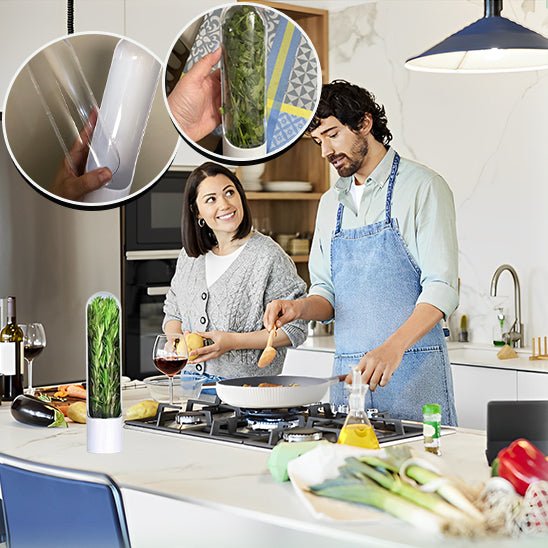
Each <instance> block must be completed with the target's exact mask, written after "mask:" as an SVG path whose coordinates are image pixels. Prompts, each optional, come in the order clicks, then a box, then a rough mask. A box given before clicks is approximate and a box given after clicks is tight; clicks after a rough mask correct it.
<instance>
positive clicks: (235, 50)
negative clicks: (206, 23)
mask: <svg viewBox="0 0 548 548" xmlns="http://www.w3.org/2000/svg"><path fill="white" fill-rule="evenodd" d="M221 40H222V47H223V59H222V65H221V72H222V78H221V87H222V96H223V109H222V113H223V116H222V118H223V145H224V147H223V151H224V154H225V155H227V156H233V157H257V156H259V155H264V154H266V59H267V29H266V24H265V22H264V21H263V19H262V17H261V14H260V13H259V11H258V10H257V8H255V7H253V6H249V5H235V6H231V7H229V8H226V9H225V10H224V11H223V13H222V16H221Z"/></svg>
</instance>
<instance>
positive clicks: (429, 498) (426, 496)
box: [345, 457, 466, 520]
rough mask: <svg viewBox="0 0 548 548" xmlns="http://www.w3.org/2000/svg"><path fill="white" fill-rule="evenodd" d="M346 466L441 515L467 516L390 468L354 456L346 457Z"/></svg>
mask: <svg viewBox="0 0 548 548" xmlns="http://www.w3.org/2000/svg"><path fill="white" fill-rule="evenodd" d="M345 468H346V469H347V470H348V471H350V472H351V473H352V474H354V476H356V477H357V478H358V479H364V478H370V479H372V480H373V481H375V482H376V483H378V484H379V485H380V486H381V487H384V488H385V489H388V490H389V491H391V492H392V493H394V494H396V495H400V496H401V497H403V498H405V499H408V500H410V501H411V502H414V503H415V504H417V505H419V506H422V507H423V508H426V509H427V510H430V511H431V512H434V513H435V514H438V515H439V516H442V517H445V518H447V519H451V520H462V519H465V518H466V516H465V515H464V514H463V513H462V512H460V511H459V510H457V509H456V508H454V507H453V506H451V505H450V504H447V503H446V502H445V501H444V500H443V499H442V498H440V497H439V496H438V495H436V494H433V493H425V492H423V491H421V490H420V489H417V488H416V487H414V486H413V485H411V484H409V483H405V482H403V481H402V480H401V478H400V477H399V476H398V475H396V474H393V473H391V472H390V471H389V470H386V469H378V468H373V467H372V466H369V465H368V464H366V463H364V462H361V461H360V460H358V459H356V458H353V457H350V458H347V459H346V467H345Z"/></svg>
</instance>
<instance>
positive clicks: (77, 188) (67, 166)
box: [51, 112, 112, 201]
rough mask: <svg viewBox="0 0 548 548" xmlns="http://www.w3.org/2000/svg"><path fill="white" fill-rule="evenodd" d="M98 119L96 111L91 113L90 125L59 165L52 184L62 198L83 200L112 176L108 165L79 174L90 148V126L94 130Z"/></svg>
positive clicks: (52, 188)
mask: <svg viewBox="0 0 548 548" xmlns="http://www.w3.org/2000/svg"><path fill="white" fill-rule="evenodd" d="M96 120H97V113H96V112H95V113H92V114H91V115H90V120H89V125H88V124H86V127H85V128H84V129H83V130H82V132H81V133H80V137H79V139H76V141H74V144H73V146H72V148H71V149H70V150H69V151H68V155H69V158H66V157H65V158H64V159H63V161H62V162H61V165H60V166H59V170H58V172H57V175H56V177H55V180H54V181H53V184H52V185H51V191H52V192H53V193H54V194H57V195H58V196H60V197H61V198H67V199H68V200H76V201H78V200H82V199H83V198H84V196H85V195H86V194H88V193H89V192H92V191H93V190H97V189H98V188H101V187H102V186H103V185H104V184H106V183H108V182H109V181H110V180H111V178H112V172H111V171H110V169H109V168H108V167H101V168H98V169H94V170H93V171H89V172H87V173H83V175H80V176H78V175H77V173H82V172H83V171H84V166H85V163H86V159H87V157H88V148H89V131H88V127H89V128H91V131H93V128H94V127H95V123H96Z"/></svg>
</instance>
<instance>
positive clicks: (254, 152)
mask: <svg viewBox="0 0 548 548" xmlns="http://www.w3.org/2000/svg"><path fill="white" fill-rule="evenodd" d="M266 153H267V150H266V143H264V144H262V145H261V146H259V147H254V148H239V147H235V146H234V145H233V144H231V143H230V142H229V141H228V139H227V138H226V137H225V136H224V135H223V156H228V157H229V158H249V159H250V160H251V159H257V160H259V159H262V158H264V157H265V156H266Z"/></svg>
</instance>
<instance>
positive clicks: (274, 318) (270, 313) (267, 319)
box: [263, 299, 303, 332]
mask: <svg viewBox="0 0 548 548" xmlns="http://www.w3.org/2000/svg"><path fill="white" fill-rule="evenodd" d="M302 304H303V303H302V299H297V300H294V301H284V300H281V299H278V300H275V301H271V302H269V303H268V304H267V305H266V309H265V311H264V316H263V324H264V326H265V327H266V329H267V330H268V331H269V332H270V331H272V329H273V328H274V327H276V328H278V329H279V328H280V327H282V325H285V324H286V323H289V322H292V321H293V320H298V319H299V318H301V313H302Z"/></svg>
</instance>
